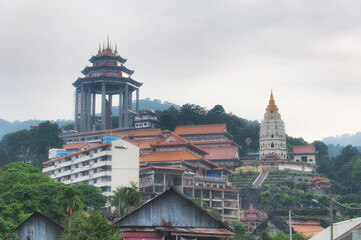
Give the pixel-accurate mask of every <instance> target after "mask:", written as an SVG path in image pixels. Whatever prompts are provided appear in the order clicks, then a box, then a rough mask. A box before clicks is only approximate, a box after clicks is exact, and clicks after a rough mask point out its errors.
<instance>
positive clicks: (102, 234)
mask: <svg viewBox="0 0 361 240" xmlns="http://www.w3.org/2000/svg"><path fill="white" fill-rule="evenodd" d="M89 213H90V216H85V215H84V214H80V216H78V217H75V218H73V220H72V221H71V224H70V226H68V227H66V228H65V230H64V233H63V234H62V236H61V238H60V239H61V240H85V239H86V240H98V239H103V240H121V239H124V238H123V237H122V236H120V233H119V231H118V230H117V229H116V228H115V227H114V226H113V225H112V224H110V223H109V221H108V220H107V219H106V218H105V217H103V216H101V215H100V212H98V211H95V210H93V211H89Z"/></svg>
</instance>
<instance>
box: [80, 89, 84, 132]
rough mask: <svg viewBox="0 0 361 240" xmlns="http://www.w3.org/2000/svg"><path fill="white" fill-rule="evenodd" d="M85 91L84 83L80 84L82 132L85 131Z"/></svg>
mask: <svg viewBox="0 0 361 240" xmlns="http://www.w3.org/2000/svg"><path fill="white" fill-rule="evenodd" d="M84 128H85V92H84V84H81V86H80V132H84V131H85V129H84Z"/></svg>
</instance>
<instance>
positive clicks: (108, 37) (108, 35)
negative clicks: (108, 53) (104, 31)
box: [107, 33, 109, 48]
mask: <svg viewBox="0 0 361 240" xmlns="http://www.w3.org/2000/svg"><path fill="white" fill-rule="evenodd" d="M107 48H109V33H108V41H107Z"/></svg>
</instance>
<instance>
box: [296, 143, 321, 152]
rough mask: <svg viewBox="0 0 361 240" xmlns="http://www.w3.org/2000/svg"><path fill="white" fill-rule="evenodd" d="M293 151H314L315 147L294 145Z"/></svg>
mask: <svg viewBox="0 0 361 240" xmlns="http://www.w3.org/2000/svg"><path fill="white" fill-rule="evenodd" d="M293 153H316V148H315V146H314V145H295V146H293Z"/></svg>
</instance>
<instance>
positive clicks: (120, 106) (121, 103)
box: [118, 85, 123, 128]
mask: <svg viewBox="0 0 361 240" xmlns="http://www.w3.org/2000/svg"><path fill="white" fill-rule="evenodd" d="M122 105H123V87H122V85H120V89H119V109H118V111H119V128H123V108H122Z"/></svg>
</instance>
